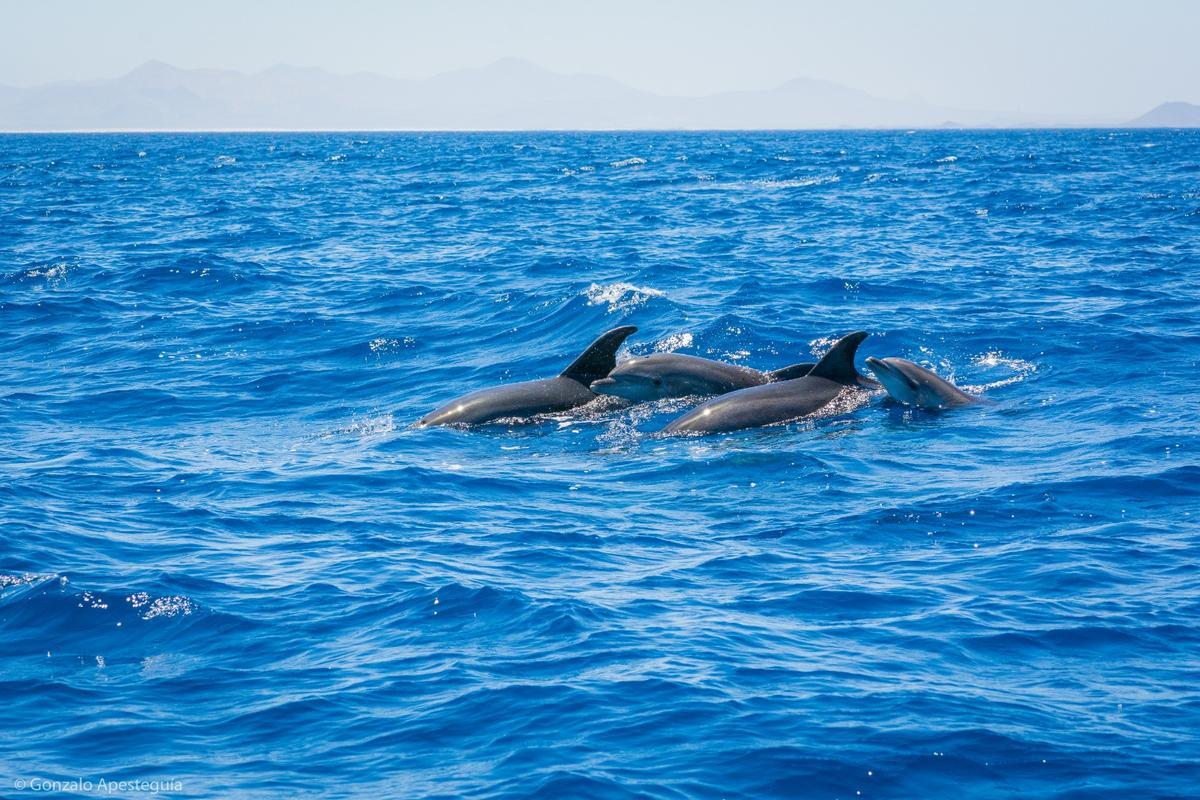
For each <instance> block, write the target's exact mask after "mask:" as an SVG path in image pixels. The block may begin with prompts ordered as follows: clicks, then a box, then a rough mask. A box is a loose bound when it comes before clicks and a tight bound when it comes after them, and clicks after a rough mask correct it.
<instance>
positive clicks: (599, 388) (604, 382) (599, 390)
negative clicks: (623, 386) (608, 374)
mask: <svg viewBox="0 0 1200 800" xmlns="http://www.w3.org/2000/svg"><path fill="white" fill-rule="evenodd" d="M616 385H617V382H616V381H615V380H613V379H612V378H601V379H600V380H598V381H592V383H591V386H589V387H588V388H590V389H591V390H592V391H593V392H595V393H596V394H604V390H605V388H607V387H609V386H616Z"/></svg>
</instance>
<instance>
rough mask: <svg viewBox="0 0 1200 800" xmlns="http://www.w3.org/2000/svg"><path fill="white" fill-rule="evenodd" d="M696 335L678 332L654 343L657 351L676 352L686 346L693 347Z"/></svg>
mask: <svg viewBox="0 0 1200 800" xmlns="http://www.w3.org/2000/svg"><path fill="white" fill-rule="evenodd" d="M694 341H695V337H694V336H693V335H692V334H690V333H676V334H674V335H672V336H668V337H667V338H665V339H660V340H659V341H658V342H656V343H655V345H654V352H656V353H674V352H675V351H676V350H679V349H681V348H684V347H691V346H692V343H693V342H694Z"/></svg>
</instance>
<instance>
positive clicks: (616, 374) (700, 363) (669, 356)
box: [591, 353, 814, 402]
mask: <svg viewBox="0 0 1200 800" xmlns="http://www.w3.org/2000/svg"><path fill="white" fill-rule="evenodd" d="M813 366H814V365H813V364H811V363H808V364H793V365H792V366H790V367H784V368H783V369H778V370H775V371H774V372H759V371H758V370H756V369H750V368H749V367H742V366H738V365H737V364H726V363H724V362H721V361H712V360H711V359H707V358H697V357H696V356H685V355H680V354H678V353H652V354H651V355H648V356H641V357H639V358H630V359H627V360H625V361H622V362H621V363H620V364H617V366H616V367H615V368H614V369H613V371H612V372H610V373H608V377H607V378H601V379H600V380H598V381H592V386H591V389H592V391H593V392H595V393H596V394H607V395H612V396H613V397H621V398H624V399H626V400H632V401H634V402H642V401H646V400H662V399H664V398H667V397H688V396H690V395H713V394H725V393H726V392H732V391H734V390H736V389H745V388H746V387H748V386H761V385H762V384H764V383H769V382H771V381H786V380H791V379H793V378H799V377H802V376H804V375H807V374H808V371H809V370H810V369H812V368H813Z"/></svg>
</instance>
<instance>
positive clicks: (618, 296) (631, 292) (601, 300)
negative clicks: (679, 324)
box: [584, 283, 663, 311]
mask: <svg viewBox="0 0 1200 800" xmlns="http://www.w3.org/2000/svg"><path fill="white" fill-rule="evenodd" d="M584 296H585V297H587V301H588V305H589V306H597V305H607V306H608V310H609V311H631V310H633V309H635V308H638V307H639V306H642V305H645V304H646V302H647V301H648V300H649V299H650V298H651V297H662V296H663V293H662V292H660V291H659V290H657V289H650V288H645V287H641V286H634V285H633V284H632V283H606V284H599V283H593V284H592V285H591V286H589V287H588V288H587V290H586V291H585V292H584Z"/></svg>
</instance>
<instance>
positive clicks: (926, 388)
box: [867, 358, 980, 408]
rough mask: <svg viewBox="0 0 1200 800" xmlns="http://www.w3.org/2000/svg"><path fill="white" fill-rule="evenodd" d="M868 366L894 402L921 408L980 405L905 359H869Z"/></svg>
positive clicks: (974, 398)
mask: <svg viewBox="0 0 1200 800" xmlns="http://www.w3.org/2000/svg"><path fill="white" fill-rule="evenodd" d="M867 366H868V367H870V368H871V372H874V373H875V377H876V378H878V379H879V382H880V383H882V384H883V388H885V389H887V393H888V394H890V395H891V396H892V399H893V400H898V401H900V402H901V403H904V404H905V405H909V406H917V407H918V408H951V407H953V406H965V405H970V404H972V403H978V402H980V399H979V398H978V397H972V396H971V395H969V394H967V393H966V392H964V391H963V390H961V389H959V388H958V387H957V386H955V385H954V384H952V383H950V381H947V380H944V379H942V378H939V377H938V376H937V375H935V374H934V373H932V372H930V371H929V370H927V369H925V368H924V367H922V366H920V365H919V364H914V363H913V362H911V361H908V360H906V359H903V358H868V359H867Z"/></svg>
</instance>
